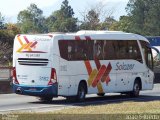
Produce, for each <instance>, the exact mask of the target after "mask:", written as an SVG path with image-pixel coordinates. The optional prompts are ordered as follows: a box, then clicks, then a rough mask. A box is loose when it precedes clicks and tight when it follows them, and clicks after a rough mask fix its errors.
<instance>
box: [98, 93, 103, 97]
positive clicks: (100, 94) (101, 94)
mask: <svg viewBox="0 0 160 120" xmlns="http://www.w3.org/2000/svg"><path fill="white" fill-rule="evenodd" d="M97 95H98V96H101V97H103V96H104V95H105V93H97Z"/></svg>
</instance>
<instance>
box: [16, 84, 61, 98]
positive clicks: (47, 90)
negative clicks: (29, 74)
mask: <svg viewBox="0 0 160 120" xmlns="http://www.w3.org/2000/svg"><path fill="white" fill-rule="evenodd" d="M13 91H14V93H16V94H21V95H30V96H37V97H47V96H52V97H57V96H58V84H57V83H56V84H53V85H49V86H40V87H33V86H23V85H17V84H13Z"/></svg>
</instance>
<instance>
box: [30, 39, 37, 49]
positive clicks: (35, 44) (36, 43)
mask: <svg viewBox="0 0 160 120" xmlns="http://www.w3.org/2000/svg"><path fill="white" fill-rule="evenodd" d="M37 43H38V42H37V41H35V42H34V43H33V44H32V45H31V46H30V47H31V48H32V47H34V46H35V45H36V44H37Z"/></svg>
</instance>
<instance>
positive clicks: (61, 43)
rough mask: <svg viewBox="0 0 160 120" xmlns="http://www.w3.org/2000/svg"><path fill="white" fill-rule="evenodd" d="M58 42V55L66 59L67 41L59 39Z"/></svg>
mask: <svg viewBox="0 0 160 120" xmlns="http://www.w3.org/2000/svg"><path fill="white" fill-rule="evenodd" d="M58 44H59V51H60V56H61V57H62V58H63V59H65V60H68V41H67V40H59V41H58ZM69 49H70V48H69Z"/></svg>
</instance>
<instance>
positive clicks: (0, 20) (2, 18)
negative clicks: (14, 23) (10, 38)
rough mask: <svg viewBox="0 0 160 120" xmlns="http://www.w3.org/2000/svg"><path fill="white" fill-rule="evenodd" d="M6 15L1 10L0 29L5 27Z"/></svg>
mask: <svg viewBox="0 0 160 120" xmlns="http://www.w3.org/2000/svg"><path fill="white" fill-rule="evenodd" d="M4 28H5V26H4V17H3V16H2V14H1V12H0V29H4Z"/></svg>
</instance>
